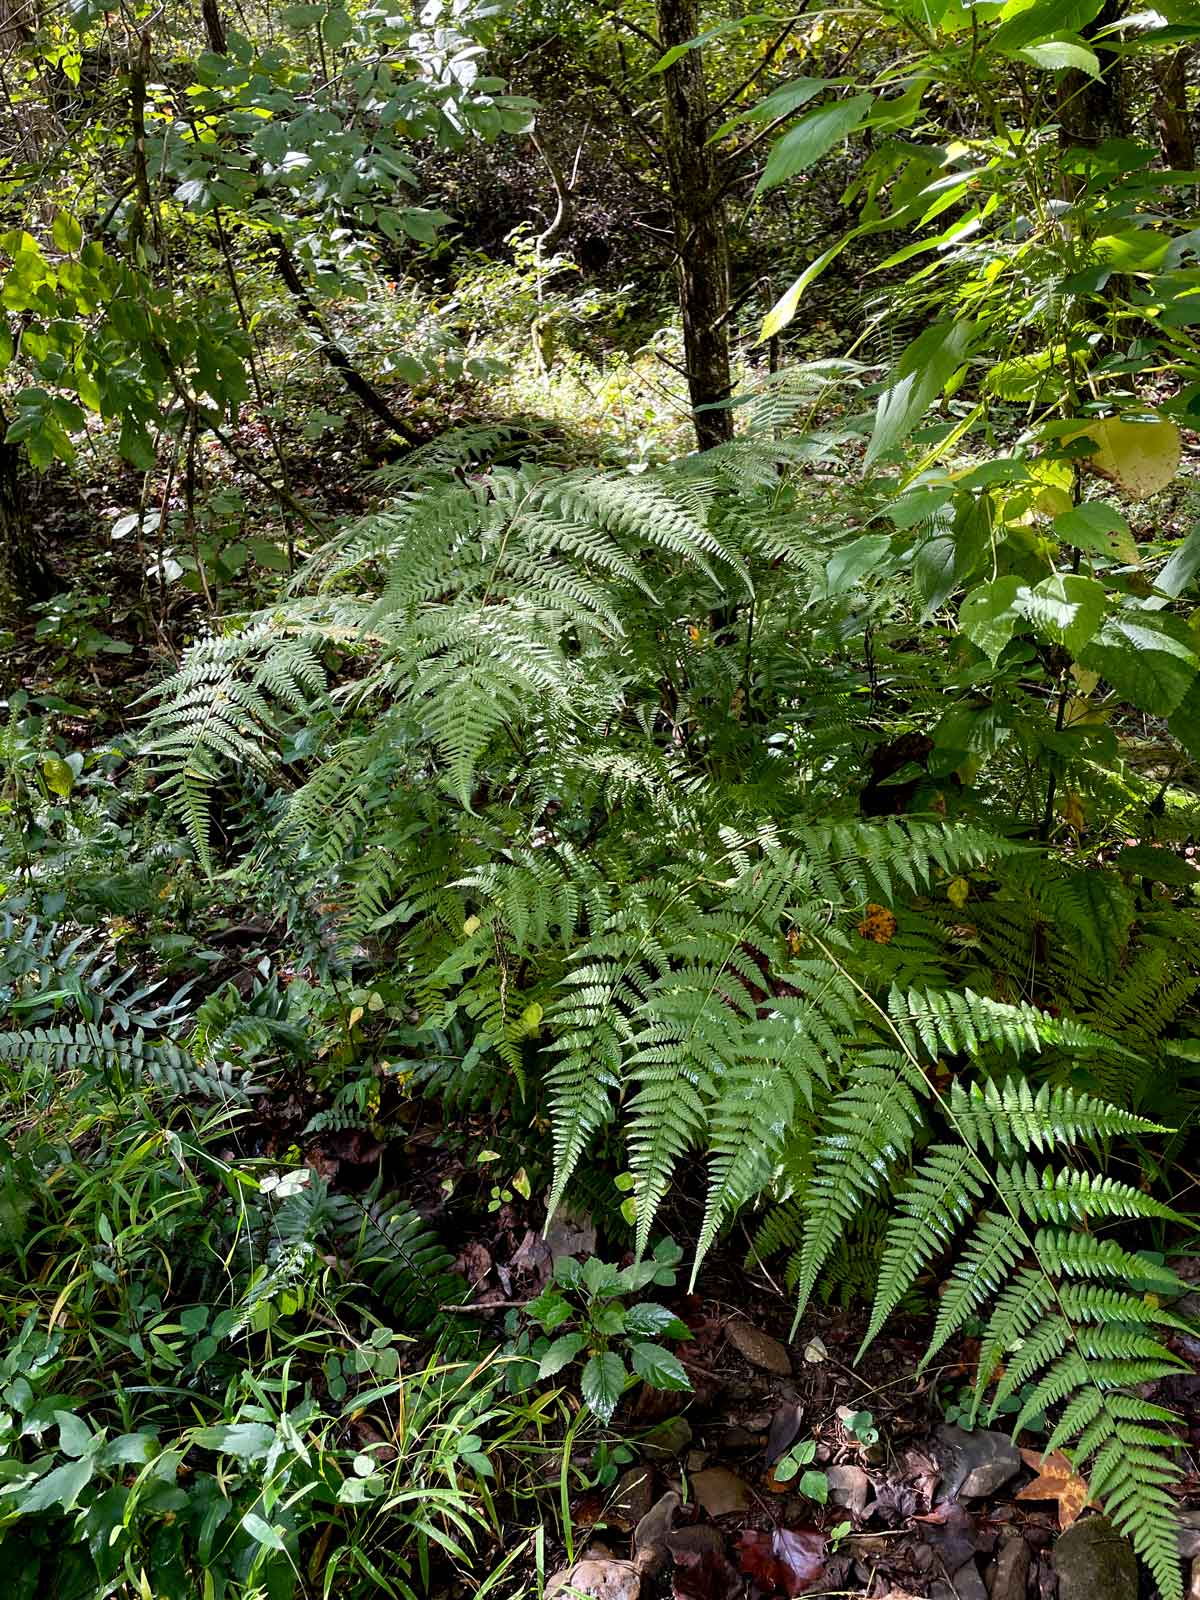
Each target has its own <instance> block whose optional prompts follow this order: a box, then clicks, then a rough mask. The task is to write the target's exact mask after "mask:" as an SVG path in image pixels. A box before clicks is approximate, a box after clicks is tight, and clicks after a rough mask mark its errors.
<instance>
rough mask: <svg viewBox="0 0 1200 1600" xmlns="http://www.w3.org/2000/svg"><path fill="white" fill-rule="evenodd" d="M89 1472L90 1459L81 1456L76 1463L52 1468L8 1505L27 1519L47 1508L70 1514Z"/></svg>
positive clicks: (91, 1461)
mask: <svg viewBox="0 0 1200 1600" xmlns="http://www.w3.org/2000/svg"><path fill="white" fill-rule="evenodd" d="M93 1470H94V1459H93V1457H92V1456H82V1457H80V1459H79V1460H78V1461H68V1462H66V1464H65V1465H63V1466H61V1467H55V1469H54V1471H53V1472H48V1473H47V1474H46V1476H45V1477H44V1478H39V1479H38V1481H37V1482H36V1483H35V1484H32V1485H31V1486H30V1487H29V1488H28V1489H25V1490H22V1491H21V1492H20V1493H19V1494H17V1495H16V1496H15V1497H14V1499H13V1500H12V1501H11V1502H10V1504H11V1505H12V1507H13V1508H14V1509H15V1510H17V1511H19V1512H21V1514H22V1515H23V1516H27V1517H29V1516H32V1515H33V1514H34V1512H36V1511H48V1510H49V1509H50V1507H51V1506H61V1508H62V1509H63V1510H64V1511H70V1510H71V1508H72V1506H73V1505H74V1504H75V1502H76V1500H77V1499H78V1498H79V1496H80V1494H81V1493H82V1492H83V1490H84V1489H86V1488H87V1486H88V1484H89V1483H90V1482H91V1481H92V1472H93Z"/></svg>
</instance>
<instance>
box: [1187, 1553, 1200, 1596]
mask: <svg viewBox="0 0 1200 1600" xmlns="http://www.w3.org/2000/svg"><path fill="white" fill-rule="evenodd" d="M1188 1600H1200V1558H1198V1559H1197V1560H1195V1561H1193V1562H1192V1581H1191V1583H1190V1584H1189V1585H1188Z"/></svg>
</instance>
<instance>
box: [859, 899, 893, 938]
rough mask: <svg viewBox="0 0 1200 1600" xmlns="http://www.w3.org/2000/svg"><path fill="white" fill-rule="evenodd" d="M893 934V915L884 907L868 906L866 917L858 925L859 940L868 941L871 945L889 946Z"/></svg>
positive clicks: (873, 904) (872, 904)
mask: <svg viewBox="0 0 1200 1600" xmlns="http://www.w3.org/2000/svg"><path fill="white" fill-rule="evenodd" d="M895 934H896V918H895V914H894V913H893V912H891V911H889V910H888V908H887V907H886V906H879V905H875V903H874V902H872V903H871V904H869V905H868V906H867V914H866V916H865V917H864V918H863V919H862V921H861V922H860V923H859V925H858V935H859V938H860V939H869V940H870V941H871V943H872V944H890V943H891V941H892V939H893V938H894V937H895Z"/></svg>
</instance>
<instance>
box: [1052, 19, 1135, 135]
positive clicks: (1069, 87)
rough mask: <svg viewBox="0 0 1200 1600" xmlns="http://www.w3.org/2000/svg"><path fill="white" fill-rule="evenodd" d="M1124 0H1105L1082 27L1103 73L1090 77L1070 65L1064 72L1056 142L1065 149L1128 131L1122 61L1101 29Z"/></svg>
mask: <svg viewBox="0 0 1200 1600" xmlns="http://www.w3.org/2000/svg"><path fill="white" fill-rule="evenodd" d="M1124 9H1125V7H1124V3H1123V0H1105V5H1104V7H1103V9H1102V10H1101V12H1100V14H1099V16H1097V17H1096V18H1095V20H1094V21H1092V22H1091V23H1089V24H1088V26H1087V27H1086V28H1083V29H1082V30H1081V36H1082V37H1083V38H1084V39H1086V40H1087V42H1088V43H1089V44H1090V45H1091V47H1092V49H1093V50H1095V52H1096V54H1097V56H1098V57H1099V60H1100V66H1101V68H1102V69H1103V70H1102V76H1101V77H1100V78H1093V77H1091V76H1089V74H1087V73H1086V72H1080V71H1079V70H1078V69H1077V68H1075V67H1072V68H1071V70H1070V71H1069V72H1064V73H1063V75H1062V78H1061V80H1060V83H1059V89H1058V126H1059V143H1060V144H1061V145H1062V147H1063V148H1064V149H1068V148H1070V147H1071V146H1072V145H1080V146H1082V147H1083V148H1084V149H1087V150H1095V149H1097V148H1098V147H1099V146H1100V145H1102V144H1103V143H1104V142H1105V140H1106V139H1124V138H1127V137H1128V134H1129V108H1128V105H1127V104H1126V97H1125V87H1126V83H1125V77H1126V75H1125V64H1124V60H1123V58H1122V57H1121V56H1119V55H1117V54H1115V53H1114V52H1113V51H1112V50H1111V49H1110V48H1106V41H1108V40H1109V39H1110V36H1105V35H1103V30H1104V29H1105V28H1109V27H1111V26H1112V24H1113V23H1114V22H1117V21H1118V20H1119V19H1120V16H1121V13H1122V12H1123V11H1124Z"/></svg>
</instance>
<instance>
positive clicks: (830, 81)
mask: <svg viewBox="0 0 1200 1600" xmlns="http://www.w3.org/2000/svg"><path fill="white" fill-rule="evenodd" d="M838 81H839V80H837V79H835V78H793V79H792V80H791V82H789V83H781V84H780V85H779V87H778V88H777V89H772V90H771V92H770V94H769V95H766V96H765V97H764V98H763V99H762V100H760V101H758V103H757V104H756V105H753V106H751V107H750V109H749V110H748V111H740V112H739V113H738V114H737V116H736V117H731V118H730V119H729V121H728V122H725V123H722V125H721V126H720V127H719V128H718V129H717V131H716V133H714V134H713V136H712V139H713V141H715V140H717V139H720V138H722V137H723V136H724V135H725V134H727V133H729V132H731V130H732V129H734V128H736V127H737V126H738V125H739V124H740V123H743V122H776V121H778V119H779V118H780V117H789V116H791V114H792V112H793V111H799V109H800V107H801V106H805V105H807V104H808V102H809V101H810V100H815V99H816V97H817V96H818V95H819V94H821V93H822V92H823V91H824V90H826V89H831V88H833V86H834V84H835V83H836V82H838Z"/></svg>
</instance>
